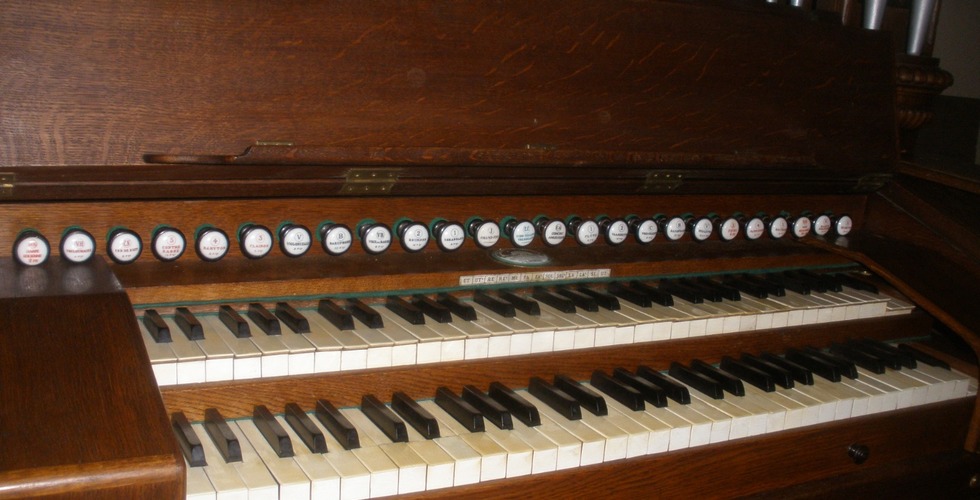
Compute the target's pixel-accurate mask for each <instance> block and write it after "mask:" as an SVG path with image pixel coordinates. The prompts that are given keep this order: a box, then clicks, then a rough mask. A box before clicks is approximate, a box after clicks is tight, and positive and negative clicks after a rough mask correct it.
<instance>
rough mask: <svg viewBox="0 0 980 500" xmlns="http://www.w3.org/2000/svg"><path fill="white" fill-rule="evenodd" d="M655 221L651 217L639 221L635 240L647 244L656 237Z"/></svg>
mask: <svg viewBox="0 0 980 500" xmlns="http://www.w3.org/2000/svg"><path fill="white" fill-rule="evenodd" d="M657 231H658V228H657V222H656V221H654V220H653V219H647V220H645V221H643V222H642V223H640V227H639V228H637V230H636V241H638V242H640V243H643V244H647V243H650V242H651V241H653V240H654V239H655V238H656V237H657Z"/></svg>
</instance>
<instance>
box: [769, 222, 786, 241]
mask: <svg viewBox="0 0 980 500" xmlns="http://www.w3.org/2000/svg"><path fill="white" fill-rule="evenodd" d="M786 231H789V222H786V218H785V217H776V218H775V219H773V220H772V223H771V224H770V225H769V236H772V237H773V238H776V239H779V238H782V237H783V236H786Z"/></svg>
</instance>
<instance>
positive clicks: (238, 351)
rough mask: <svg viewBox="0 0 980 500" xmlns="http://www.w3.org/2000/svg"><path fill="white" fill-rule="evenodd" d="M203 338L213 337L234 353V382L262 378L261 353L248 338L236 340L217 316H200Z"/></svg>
mask: <svg viewBox="0 0 980 500" xmlns="http://www.w3.org/2000/svg"><path fill="white" fill-rule="evenodd" d="M199 319H200V321H201V326H202V327H203V328H204V336H205V337H208V336H214V337H217V338H218V339H219V340H221V341H222V342H224V343H225V345H227V346H228V348H229V349H231V351H232V352H233V353H234V361H233V363H234V368H233V369H232V371H233V373H234V377H235V380H246V379H253V378H260V377H261V376H262V351H260V350H259V349H258V347H256V346H255V344H254V343H253V342H252V341H251V340H249V339H248V338H241V339H240V338H238V337H236V336H235V335H234V334H233V333H232V332H231V331H230V330H229V329H228V327H226V326H225V325H224V323H222V322H221V320H220V319H219V318H218V316H216V315H213V314H210V315H201V316H200V318H199Z"/></svg>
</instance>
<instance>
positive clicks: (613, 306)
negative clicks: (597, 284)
mask: <svg viewBox="0 0 980 500" xmlns="http://www.w3.org/2000/svg"><path fill="white" fill-rule="evenodd" d="M576 291H577V292H579V293H581V294H582V295H587V296H588V297H589V298H591V299H592V300H595V302H596V304H598V305H599V307H601V308H603V309H606V310H609V311H618V310H619V299H617V298H616V297H615V296H613V295H612V294H609V293H606V292H600V291H599V290H593V289H591V288H586V287H584V286H581V287H579V288H578V290H576ZM579 307H582V308H583V309H585V307H583V306H579Z"/></svg>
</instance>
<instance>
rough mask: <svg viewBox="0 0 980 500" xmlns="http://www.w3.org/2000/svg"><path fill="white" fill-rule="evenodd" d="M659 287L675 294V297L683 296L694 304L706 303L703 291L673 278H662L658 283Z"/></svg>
mask: <svg viewBox="0 0 980 500" xmlns="http://www.w3.org/2000/svg"><path fill="white" fill-rule="evenodd" d="M657 288H659V289H660V290H661V291H663V292H667V293H669V294H671V295H673V296H674V297H679V298H682V299H684V300H686V301H688V302H690V303H692V304H701V303H704V294H703V293H701V292H700V291H698V290H696V289H694V288H691V287H688V286H684V285H682V284H681V283H678V282H676V281H673V280H667V279H665V280H660V283H658V284H657Z"/></svg>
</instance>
